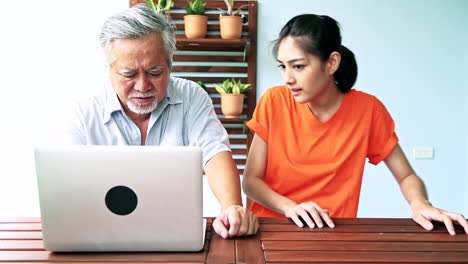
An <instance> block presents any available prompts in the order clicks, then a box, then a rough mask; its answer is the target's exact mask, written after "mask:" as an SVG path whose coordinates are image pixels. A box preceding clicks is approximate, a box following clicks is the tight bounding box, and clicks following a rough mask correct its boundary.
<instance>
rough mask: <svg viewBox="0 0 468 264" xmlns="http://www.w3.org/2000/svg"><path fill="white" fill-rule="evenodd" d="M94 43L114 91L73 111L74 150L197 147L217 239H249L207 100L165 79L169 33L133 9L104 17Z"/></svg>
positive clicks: (250, 221)
mask: <svg viewBox="0 0 468 264" xmlns="http://www.w3.org/2000/svg"><path fill="white" fill-rule="evenodd" d="M100 42H101V46H102V48H103V50H104V53H105V56H106V60H107V64H108V66H109V78H110V82H111V86H112V89H111V88H109V89H108V90H107V92H106V94H105V95H104V96H101V97H93V98H91V99H90V100H87V101H85V102H82V103H80V105H79V106H78V107H77V108H76V110H75V112H74V113H75V116H74V118H73V119H72V125H71V127H70V130H69V135H70V136H71V138H72V142H73V144H81V145H176V146H187V145H188V146H197V147H200V148H201V149H202V151H203V164H204V170H205V173H206V175H207V177H208V182H209V184H210V186H211V189H212V191H213V192H214V194H215V196H216V197H217V199H218V201H219V203H220V205H221V212H220V213H219V215H218V217H217V218H216V219H215V221H214V222H213V228H214V230H215V231H216V233H218V234H219V235H220V236H222V237H223V238H228V237H232V236H242V235H251V234H255V233H256V232H257V230H258V221H257V219H256V217H255V216H254V215H253V214H252V213H251V212H250V211H248V210H246V209H245V208H244V207H242V200H241V193H240V180H239V175H238V173H237V168H236V166H235V163H234V161H233V159H232V155H231V152H230V147H229V141H228V135H227V133H226V130H225V129H224V127H223V126H222V125H221V123H220V122H219V120H218V119H217V117H216V115H215V112H214V109H213V104H212V101H211V99H210V98H209V96H208V94H207V93H206V92H204V91H203V89H200V87H199V86H198V85H197V84H196V83H194V82H192V81H189V80H184V79H181V78H174V77H170V72H171V65H172V56H173V51H174V49H175V42H176V41H175V31H174V27H173V26H172V25H171V24H170V23H169V22H168V21H167V20H166V18H165V17H164V16H162V15H160V14H157V13H155V12H153V10H152V9H150V8H149V7H148V6H146V5H144V4H139V5H136V6H134V7H133V8H130V9H128V10H126V11H124V12H123V13H120V14H117V15H115V16H112V17H110V18H109V19H108V20H107V21H106V22H105V23H104V26H103V27H102V30H101V34H100ZM181 191H182V190H181Z"/></svg>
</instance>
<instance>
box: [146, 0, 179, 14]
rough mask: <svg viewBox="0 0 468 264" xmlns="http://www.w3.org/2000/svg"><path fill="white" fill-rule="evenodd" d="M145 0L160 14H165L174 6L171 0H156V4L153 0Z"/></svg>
mask: <svg viewBox="0 0 468 264" xmlns="http://www.w3.org/2000/svg"><path fill="white" fill-rule="evenodd" d="M145 2H146V4H147V5H149V6H150V7H151V9H153V11H154V12H155V13H162V14H165V13H166V12H168V11H169V10H171V8H172V7H173V6H174V2H173V1H172V0H158V3H157V4H155V3H154V2H153V0H145Z"/></svg>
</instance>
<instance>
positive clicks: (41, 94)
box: [0, 0, 219, 216]
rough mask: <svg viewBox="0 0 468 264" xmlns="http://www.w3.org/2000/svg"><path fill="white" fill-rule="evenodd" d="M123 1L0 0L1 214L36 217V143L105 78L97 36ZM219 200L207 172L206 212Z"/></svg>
mask: <svg viewBox="0 0 468 264" xmlns="http://www.w3.org/2000/svg"><path fill="white" fill-rule="evenodd" d="M128 3H129V1H128V0H99V1H94V0H81V1H73V2H66V1H59V0H43V1H29V2H28V3H27V4H25V2H22V1H2V2H1V3H0V12H1V14H0V32H2V41H1V45H0V58H1V59H0V77H1V79H2V83H1V96H2V98H3V100H2V103H1V104H0V120H1V122H2V126H1V129H0V216H38V215H39V214H40V212H39V204H38V198H37V189H36V188H37V187H36V178H35V172H34V160H33V156H32V155H33V154H32V150H33V145H36V144H43V143H46V142H48V141H49V140H52V139H54V137H57V136H59V133H56V132H55V133H54V131H56V129H58V128H59V127H60V125H59V123H60V122H61V121H60V120H63V119H65V118H67V116H66V111H64V109H66V106H67V105H68V104H69V102H71V101H73V100H75V99H76V98H77V97H81V96H87V95H90V94H95V93H98V92H100V91H101V90H102V89H104V87H105V86H106V85H108V79H107V70H106V68H105V63H104V57H103V55H102V52H101V49H100V46H99V41H98V36H99V32H100V29H101V26H102V24H103V23H104V21H105V19H107V18H108V17H109V16H110V15H112V14H114V13H116V12H119V11H122V10H124V9H125V8H127V7H128ZM218 212H219V205H218V203H217V201H216V199H215V197H214V195H213V194H212V192H211V190H210V188H209V186H208V184H207V181H206V178H205V179H204V215H205V216H215V215H216V214H217V213H218Z"/></svg>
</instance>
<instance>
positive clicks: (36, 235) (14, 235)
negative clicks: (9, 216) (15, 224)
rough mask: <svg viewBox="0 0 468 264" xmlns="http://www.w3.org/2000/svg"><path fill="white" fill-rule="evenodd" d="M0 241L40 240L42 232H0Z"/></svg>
mask: <svg viewBox="0 0 468 264" xmlns="http://www.w3.org/2000/svg"><path fill="white" fill-rule="evenodd" d="M0 239H3V240H6V239H42V232H40V231H31V232H23V231H21V232H18V231H1V232H0Z"/></svg>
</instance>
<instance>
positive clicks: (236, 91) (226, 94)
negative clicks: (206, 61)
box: [214, 78, 252, 118]
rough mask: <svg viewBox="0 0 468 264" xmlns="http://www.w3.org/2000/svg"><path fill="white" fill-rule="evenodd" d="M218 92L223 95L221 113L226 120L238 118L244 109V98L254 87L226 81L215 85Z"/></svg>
mask: <svg viewBox="0 0 468 264" xmlns="http://www.w3.org/2000/svg"><path fill="white" fill-rule="evenodd" d="M214 87H215V89H216V91H217V92H218V93H219V94H220V95H221V112H222V113H223V115H224V116H225V117H226V118H238V117H239V116H240V114H241V113H242V109H243V108H244V97H245V95H244V94H245V93H247V92H248V91H249V90H250V89H252V85H251V84H249V83H242V82H241V81H240V80H237V81H236V80H234V78H232V79H226V80H224V82H223V83H222V84H221V85H219V84H215V85H214Z"/></svg>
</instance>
